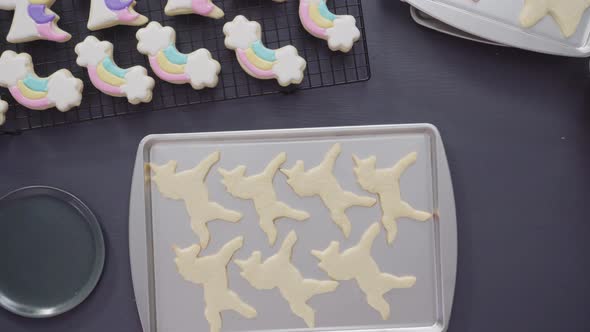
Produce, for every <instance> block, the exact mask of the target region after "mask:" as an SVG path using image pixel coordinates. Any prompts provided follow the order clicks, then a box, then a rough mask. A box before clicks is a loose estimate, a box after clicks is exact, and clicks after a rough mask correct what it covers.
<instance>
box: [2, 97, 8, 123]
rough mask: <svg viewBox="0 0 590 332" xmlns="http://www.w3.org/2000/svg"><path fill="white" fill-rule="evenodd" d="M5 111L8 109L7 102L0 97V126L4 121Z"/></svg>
mask: <svg viewBox="0 0 590 332" xmlns="http://www.w3.org/2000/svg"><path fill="white" fill-rule="evenodd" d="M6 111H8V103H7V102H5V101H4V100H2V99H0V126H1V125H3V124H4V122H5V121H6Z"/></svg>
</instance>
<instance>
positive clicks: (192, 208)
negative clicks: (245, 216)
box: [149, 152, 242, 248]
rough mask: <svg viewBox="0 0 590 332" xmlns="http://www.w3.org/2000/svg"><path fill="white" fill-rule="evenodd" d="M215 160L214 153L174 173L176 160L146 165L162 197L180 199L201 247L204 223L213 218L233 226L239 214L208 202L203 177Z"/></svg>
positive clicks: (206, 233) (204, 243) (205, 242)
mask: <svg viewBox="0 0 590 332" xmlns="http://www.w3.org/2000/svg"><path fill="white" fill-rule="evenodd" d="M218 161H219V152H214V153H212V154H210V155H209V156H207V158H205V159H203V160H202V161H201V162H200V163H199V165H197V167H195V168H193V169H190V170H187V171H184V172H178V173H177V172H176V161H173V160H172V161H169V162H168V163H167V164H165V165H163V166H158V165H155V164H149V168H150V169H151V170H152V171H153V173H154V175H153V176H152V177H151V180H152V181H153V182H154V183H155V184H156V186H157V188H158V190H159V191H160V193H161V194H162V195H164V197H167V198H170V199H175V200H182V201H184V204H185V206H186V210H187V212H188V214H189V216H190V218H191V228H192V230H193V232H195V234H197V235H198V236H199V239H200V241H201V247H203V248H206V247H207V245H208V244H209V238H210V235H209V228H208V227H207V223H208V222H210V221H213V220H216V219H219V220H223V221H227V222H232V223H236V222H238V221H240V219H241V218H242V214H241V213H239V212H236V211H232V210H228V209H226V208H224V207H223V206H221V205H219V204H217V203H215V202H210V201H209V190H208V188H207V185H206V184H205V178H206V177H207V174H209V170H210V169H211V167H213V165H214V164H215V163H217V162H218Z"/></svg>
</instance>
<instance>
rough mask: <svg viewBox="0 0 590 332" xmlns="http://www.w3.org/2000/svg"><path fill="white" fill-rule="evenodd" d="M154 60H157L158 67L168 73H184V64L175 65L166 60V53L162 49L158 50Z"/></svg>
mask: <svg viewBox="0 0 590 332" xmlns="http://www.w3.org/2000/svg"><path fill="white" fill-rule="evenodd" d="M156 61H158V65H160V68H162V69H163V70H164V71H165V72H167V73H169V74H184V65H177V64H174V63H172V62H170V61H168V59H167V58H166V55H165V54H164V52H162V51H160V52H158V55H157V56H156Z"/></svg>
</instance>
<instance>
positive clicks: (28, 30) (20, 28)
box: [0, 0, 71, 43]
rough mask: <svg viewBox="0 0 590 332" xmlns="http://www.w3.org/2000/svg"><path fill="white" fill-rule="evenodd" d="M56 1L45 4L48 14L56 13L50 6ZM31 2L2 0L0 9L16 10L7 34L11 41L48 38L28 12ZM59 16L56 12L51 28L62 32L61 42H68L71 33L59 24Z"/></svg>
mask: <svg viewBox="0 0 590 332" xmlns="http://www.w3.org/2000/svg"><path fill="white" fill-rule="evenodd" d="M54 3H55V0H47V1H45V3H40V4H44V5H45V6H46V8H45V12H46V14H55V13H54V12H53V11H51V9H49V7H51V6H52V5H53V4H54ZM30 4H31V1H29V0H0V10H14V17H13V19H12V25H11V26H10V30H9V31H8V35H7V36H6V40H7V41H8V42H9V43H24V42H29V41H33V40H38V39H47V38H45V37H43V36H41V34H40V33H39V29H38V25H37V24H36V23H35V21H34V20H33V19H32V18H31V16H30V15H29V13H28V6H29V5H30ZM57 21H59V16H57V14H55V18H54V19H53V22H51V23H50V25H51V29H50V30H53V31H54V32H55V33H56V34H62V35H63V36H64V38H63V40H59V42H66V41H68V40H70V38H71V35H70V34H68V33H66V32H65V31H63V30H62V29H60V28H59V27H58V26H57V23H56V22H57Z"/></svg>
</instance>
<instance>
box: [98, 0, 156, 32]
mask: <svg viewBox="0 0 590 332" xmlns="http://www.w3.org/2000/svg"><path fill="white" fill-rule="evenodd" d="M134 7H135V1H134V0H91V3H90V17H89V18H88V30H92V31H96V30H100V29H106V28H110V27H113V26H115V25H132V26H140V25H144V24H146V23H147V22H148V18H147V17H145V16H143V15H140V14H139V13H137V12H136V11H135V9H133V8H134Z"/></svg>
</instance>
